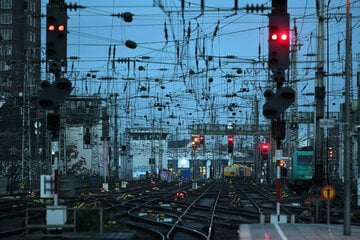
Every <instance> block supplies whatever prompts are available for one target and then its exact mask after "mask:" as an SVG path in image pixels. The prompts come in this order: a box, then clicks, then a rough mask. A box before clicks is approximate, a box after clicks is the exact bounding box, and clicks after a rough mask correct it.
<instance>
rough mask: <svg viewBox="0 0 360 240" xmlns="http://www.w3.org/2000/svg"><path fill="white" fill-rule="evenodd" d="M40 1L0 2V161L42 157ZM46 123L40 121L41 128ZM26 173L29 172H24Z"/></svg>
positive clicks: (10, 0) (4, 0)
mask: <svg viewBox="0 0 360 240" xmlns="http://www.w3.org/2000/svg"><path fill="white" fill-rule="evenodd" d="M40 15H41V1H40V0H25V1H19V0H1V1H0V139H1V141H0V160H2V161H9V160H12V161H15V160H16V161H18V160H26V161H28V160H31V159H41V158H42V156H41V155H42V154H44V152H45V151H44V149H43V147H42V146H43V145H42V144H39V143H41V141H43V136H44V135H40V136H39V135H36V134H39V133H40V132H39V131H40V128H39V126H38V129H36V128H35V123H36V122H38V120H39V114H38V113H37V101H36V96H37V93H38V89H39V85H40V81H41V74H40V73H41V35H40V34H41V18H40ZM44 126H45V124H44V122H43V124H42V128H44ZM26 174H28V173H26Z"/></svg>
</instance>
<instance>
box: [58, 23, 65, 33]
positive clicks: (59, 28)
mask: <svg viewBox="0 0 360 240" xmlns="http://www.w3.org/2000/svg"><path fill="white" fill-rule="evenodd" d="M58 31H59V32H63V31H65V26H64V25H63V24H60V25H59V26H58Z"/></svg>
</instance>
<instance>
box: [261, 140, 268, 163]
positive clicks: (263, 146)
mask: <svg viewBox="0 0 360 240" xmlns="http://www.w3.org/2000/svg"><path fill="white" fill-rule="evenodd" d="M269 150H270V145H269V143H262V144H260V156H261V160H262V161H267V160H268V159H269Z"/></svg>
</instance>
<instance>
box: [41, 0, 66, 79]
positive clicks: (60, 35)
mask: <svg viewBox="0 0 360 240" xmlns="http://www.w3.org/2000/svg"><path fill="white" fill-rule="evenodd" d="M66 57H67V13H66V6H65V5H53V4H48V5H47V12H46V60H47V62H48V66H49V71H50V72H52V73H54V74H55V75H59V73H60V72H61V68H62V67H64V66H66Z"/></svg>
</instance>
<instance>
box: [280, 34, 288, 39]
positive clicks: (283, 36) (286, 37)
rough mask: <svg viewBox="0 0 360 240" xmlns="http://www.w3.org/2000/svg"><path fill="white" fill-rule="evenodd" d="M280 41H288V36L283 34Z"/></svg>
mask: <svg viewBox="0 0 360 240" xmlns="http://www.w3.org/2000/svg"><path fill="white" fill-rule="evenodd" d="M280 39H281V40H283V41H286V40H288V35H287V34H286V33H283V34H281V36H280Z"/></svg>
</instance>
